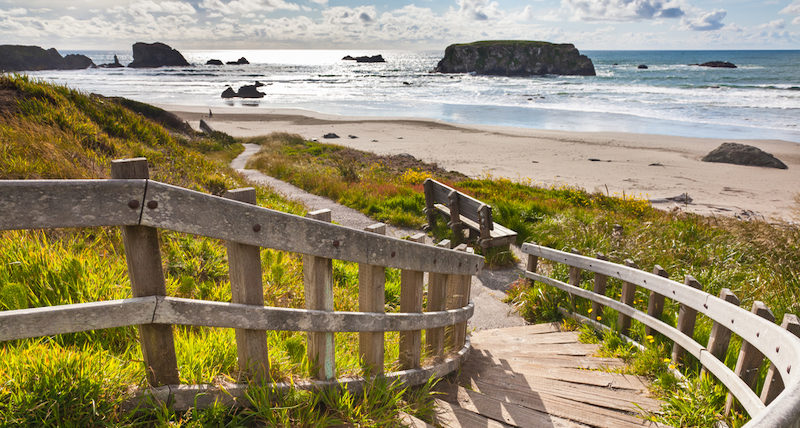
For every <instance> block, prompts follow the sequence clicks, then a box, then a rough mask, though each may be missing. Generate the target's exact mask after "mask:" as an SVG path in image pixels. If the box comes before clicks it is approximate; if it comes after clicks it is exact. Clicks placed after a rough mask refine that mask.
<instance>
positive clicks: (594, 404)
mask: <svg viewBox="0 0 800 428" xmlns="http://www.w3.org/2000/svg"><path fill="white" fill-rule="evenodd" d="M471 339H472V346H473V350H472V351H471V353H470V355H469V357H468V359H467V361H466V362H465V363H464V366H463V367H462V369H461V372H460V374H459V376H458V377H457V378H456V379H455V380H451V381H449V382H448V381H447V380H443V381H441V382H440V384H439V387H438V389H439V391H440V392H442V393H443V395H441V396H440V398H439V399H437V418H436V423H437V425H440V426H443V427H508V426H516V427H548V428H549V427H558V428H561V427H587V426H588V427H609V428H611V427H613V428H616V427H620V428H628V427H642V426H647V427H656V426H659V425H658V424H656V423H653V422H649V421H645V420H643V419H642V418H641V416H640V415H642V414H643V413H644V412H655V411H658V410H659V408H660V404H661V403H660V402H659V401H658V400H655V399H653V398H651V397H649V396H648V390H647V384H646V381H645V380H644V379H642V378H640V377H637V376H632V375H624V374H618V373H609V372H607V371H600V370H593V369H600V368H615V367H623V366H624V363H623V362H622V361H621V360H619V359H615V358H598V357H593V356H592V355H593V354H594V353H595V352H596V351H597V348H598V345H594V344H583V343H579V342H578V333H577V332H571V331H566V332H562V331H561V330H560V328H559V325H558V324H538V325H532V326H524V327H511V328H504V329H495V330H483V331H478V332H475V333H473V334H472V336H471ZM661 426H663V425H661Z"/></svg>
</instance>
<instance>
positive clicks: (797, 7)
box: [779, 0, 800, 15]
mask: <svg viewBox="0 0 800 428" xmlns="http://www.w3.org/2000/svg"><path fill="white" fill-rule="evenodd" d="M779 13H782V14H784V15H800V0H795V1H793V2H792V3H789V4H788V5H786V7H784V8H783V9H781V11H780V12H779Z"/></svg>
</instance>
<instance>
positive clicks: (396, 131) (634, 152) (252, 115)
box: [160, 105, 800, 221]
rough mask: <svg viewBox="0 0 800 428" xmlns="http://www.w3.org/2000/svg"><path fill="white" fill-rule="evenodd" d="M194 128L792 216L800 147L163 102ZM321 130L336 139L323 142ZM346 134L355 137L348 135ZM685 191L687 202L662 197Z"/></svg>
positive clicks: (705, 207)
mask: <svg viewBox="0 0 800 428" xmlns="http://www.w3.org/2000/svg"><path fill="white" fill-rule="evenodd" d="M160 107H162V108H165V109H167V110H169V111H172V112H174V113H176V114H178V115H179V116H180V117H181V118H183V119H185V120H187V121H189V123H190V124H192V126H195V127H197V126H198V124H199V120H200V119H201V118H202V119H204V120H206V121H207V122H208V123H209V124H210V125H211V126H212V127H213V128H214V129H216V130H220V131H223V132H226V133H228V134H230V135H233V136H236V137H250V136H257V135H264V134H268V133H271V132H279V131H280V132H290V133H297V134H300V135H302V136H303V137H305V138H307V139H316V140H318V141H323V142H330V143H334V144H340V145H344V146H349V147H353V148H356V149H360V150H368V151H372V152H375V153H378V154H399V153H408V154H411V155H413V156H415V157H417V158H419V159H421V160H424V161H426V162H436V163H438V164H439V165H440V166H442V167H444V168H446V169H450V170H456V171H460V172H462V173H464V174H467V175H469V176H473V177H479V176H485V175H487V174H490V175H492V176H495V177H507V178H510V179H512V180H526V181H527V180H530V181H532V183H533V184H535V185H540V186H561V185H569V186H577V187H581V188H584V189H587V190H589V191H598V192H602V193H609V194H611V195H622V194H623V193H624V194H626V195H634V196H636V197H639V198H646V199H649V200H651V201H652V202H653V206H655V207H658V208H661V209H667V210H673V209H676V210H686V211H690V212H696V213H701V214H704V215H717V216H738V217H740V218H750V217H753V216H755V217H756V218H761V217H763V218H764V219H766V220H770V221H771V220H784V221H795V220H796V219H797V216H798V215H800V205H798V204H797V203H796V202H795V196H796V195H797V194H798V192H799V191H800V146H799V145H798V144H797V143H793V142H788V141H780V140H736V139H724V140H722V139H712V138H686V137H673V136H663V135H648V134H627V133H608V132H602V133H600V132H592V133H584V132H563V131H546V130H535V129H526V128H506V127H492V126H465V125H453V124H448V123H444V122H440V121H432V120H417V119H408V118H374V117H370V118H365V117H345V116H332V115H324V114H320V113H315V112H311V111H306V110H277V109H265V108H247V107H237V108H215V109H214V110H213V117H211V118H209V117H208V112H209V110H208V108H207V107H194V106H176V105H161V106H160ZM326 133H335V134H337V135H339V136H340V137H341V138H337V139H325V138H323V135H324V134H326ZM351 136H352V137H351ZM727 141H731V142H739V143H743V144H749V145H753V146H756V147H758V148H760V149H762V150H764V151H766V152H768V153H772V154H773V155H775V156H776V157H777V158H778V159H780V160H782V161H783V162H784V163H785V164H786V165H788V167H789V169H787V170H779V169H773V168H762V167H748V166H739V165H730V164H721V163H707V162H702V161H700V158H702V157H703V156H704V155H705V154H707V153H708V152H710V151H711V150H713V149H715V148H716V147H718V146H719V145H720V144H721V143H723V142H727ZM683 193H686V194H688V195H689V197H690V198H691V199H692V202H691V203H688V204H686V203H676V202H673V201H669V200H667V198H672V197H675V196H678V195H681V194H683Z"/></svg>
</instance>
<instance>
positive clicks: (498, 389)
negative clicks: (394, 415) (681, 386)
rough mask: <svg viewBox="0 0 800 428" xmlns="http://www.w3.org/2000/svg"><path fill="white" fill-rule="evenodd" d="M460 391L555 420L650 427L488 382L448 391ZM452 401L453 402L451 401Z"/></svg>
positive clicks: (598, 409) (626, 427)
mask: <svg viewBox="0 0 800 428" xmlns="http://www.w3.org/2000/svg"><path fill="white" fill-rule="evenodd" d="M456 388H458V391H457V394H458V396H459V397H460V396H462V395H464V394H470V395H474V394H482V395H483V396H487V397H491V398H493V399H495V400H498V401H501V402H503V403H507V404H506V406H508V405H514V406H520V407H524V408H526V409H530V410H533V411H537V412H541V413H546V414H548V415H550V416H554V417H556V418H563V419H566V420H569V421H572V422H576V423H580V424H587V425H591V426H597V427H613V428H617V427H619V428H634V427H641V426H643V425H646V424H648V423H649V422H648V421H645V420H643V419H641V418H639V417H637V416H636V415H635V414H632V413H628V412H620V411H616V410H613V409H607V408H604V407H601V406H593V405H590V404H586V403H582V402H578V401H574V400H570V399H567V398H563V397H559V396H556V395H552V394H548V393H546V392H541V391H527V392H518V391H509V390H508V389H506V388H503V387H502V386H499V385H494V384H490V383H486V382H471V384H470V385H469V387H468V388H464V387H454V388H453V389H452V390H450V391H448V394H449V395H448V396H446V399H449V398H448V397H451V396H453V394H454V393H456ZM451 401H452V400H451Z"/></svg>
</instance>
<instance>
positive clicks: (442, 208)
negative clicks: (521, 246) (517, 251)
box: [434, 204, 517, 247]
mask: <svg viewBox="0 0 800 428" xmlns="http://www.w3.org/2000/svg"><path fill="white" fill-rule="evenodd" d="M434 207H435V208H436V210H437V211H439V212H441V213H442V214H444V216H445V217H447V218H448V219H449V218H450V208H448V207H447V206H446V205H443V204H434ZM459 218H460V219H461V223H462V224H463V225H464V226H465V227H467V228H469V229H470V230H472V231H475V232H477V234H478V235H480V231H481V227H480V225H479V224H478V222H476V221H473V220H471V219H469V218H467V217H465V216H463V215H462V216H459ZM489 234H490V236H491V241H490V242H489V243H488V245H486V247H500V246H505V245H509V244H514V243H515V242H516V240H517V232H514V231H513V230H511V229H509V228H507V227H505V226H503V225H501V224H497V223H494V222H492V230H490V231H489Z"/></svg>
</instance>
